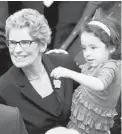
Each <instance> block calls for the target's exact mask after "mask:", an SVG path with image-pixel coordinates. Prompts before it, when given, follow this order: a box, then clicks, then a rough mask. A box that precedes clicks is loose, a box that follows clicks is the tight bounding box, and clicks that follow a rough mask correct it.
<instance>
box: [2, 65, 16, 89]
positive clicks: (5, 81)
mask: <svg viewBox="0 0 122 134" xmlns="http://www.w3.org/2000/svg"><path fill="white" fill-rule="evenodd" d="M15 68H16V67H15V66H12V67H11V68H10V69H9V70H8V71H7V72H6V73H4V74H3V75H2V76H1V77H0V87H2V86H3V85H7V84H8V83H10V82H11V81H12V74H13V71H14V70H15Z"/></svg>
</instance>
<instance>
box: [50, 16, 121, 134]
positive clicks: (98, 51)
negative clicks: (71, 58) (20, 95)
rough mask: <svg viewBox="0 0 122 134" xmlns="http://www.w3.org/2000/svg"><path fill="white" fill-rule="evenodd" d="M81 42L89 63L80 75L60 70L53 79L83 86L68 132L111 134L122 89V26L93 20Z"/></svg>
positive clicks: (77, 92) (109, 20) (76, 97)
mask: <svg viewBox="0 0 122 134" xmlns="http://www.w3.org/2000/svg"><path fill="white" fill-rule="evenodd" d="M80 39H81V44H82V48H83V55H84V58H85V60H86V64H84V65H82V66H80V67H81V73H77V72H74V71H72V70H68V69H66V68H63V67H58V68H55V69H54V70H53V71H52V72H51V76H52V77H55V78H56V79H59V78H60V77H64V78H71V79H73V80H74V81H76V82H78V83H80V86H79V87H78V88H77V89H76V90H75V92H74V94H73V99H72V106H71V117H70V121H69V123H68V128H74V129H76V130H78V131H79V132H80V133H81V134H108V133H109V129H110V128H111V127H112V126H113V123H114V121H113V117H114V116H115V115H116V114H117V112H116V110H115V106H116V104H117V100H118V98H119V95H120V88H121V86H120V84H121V80H120V79H121V75H120V69H121V62H120V60H118V59H119V58H120V52H121V49H120V44H121V42H120V40H121V27H120V24H119V23H118V22H117V21H116V20H114V19H113V18H110V17H106V18H104V19H103V20H92V21H90V22H88V23H87V24H86V25H85V27H84V30H83V31H82V33H81V35H80Z"/></svg>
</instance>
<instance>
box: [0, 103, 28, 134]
mask: <svg viewBox="0 0 122 134" xmlns="http://www.w3.org/2000/svg"><path fill="white" fill-rule="evenodd" d="M0 134H27V130H26V128H25V125H24V122H23V120H22V117H21V115H20V113H19V110H18V109H17V108H14V107H10V106H5V105H2V104H0Z"/></svg>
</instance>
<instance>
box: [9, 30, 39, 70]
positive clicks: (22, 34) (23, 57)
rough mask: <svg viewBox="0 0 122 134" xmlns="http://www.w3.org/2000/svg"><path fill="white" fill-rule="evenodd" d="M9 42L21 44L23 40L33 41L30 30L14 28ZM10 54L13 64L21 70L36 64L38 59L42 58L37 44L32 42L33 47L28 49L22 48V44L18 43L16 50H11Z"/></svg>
mask: <svg viewBox="0 0 122 134" xmlns="http://www.w3.org/2000/svg"><path fill="white" fill-rule="evenodd" d="M9 40H12V41H16V42H19V41H22V40H29V41H32V40H33V39H32V37H31V36H30V35H29V29H28V28H22V29H20V28H12V29H11V30H10V32H9ZM9 52H10V56H11V60H12V62H13V64H14V65H15V66H17V67H19V68H23V67H28V66H31V65H34V64H36V62H37V61H38V60H37V59H38V58H39V57H40V49H39V44H37V42H32V43H31V45H30V46H29V47H26V48H23V47H21V46H20V44H19V43H17V44H16V46H15V48H9Z"/></svg>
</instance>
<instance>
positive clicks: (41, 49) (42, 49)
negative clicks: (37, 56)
mask: <svg viewBox="0 0 122 134" xmlns="http://www.w3.org/2000/svg"><path fill="white" fill-rule="evenodd" d="M46 49H47V43H46V42H45V41H43V42H41V43H40V44H39V52H40V53H44V52H45V51H46Z"/></svg>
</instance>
